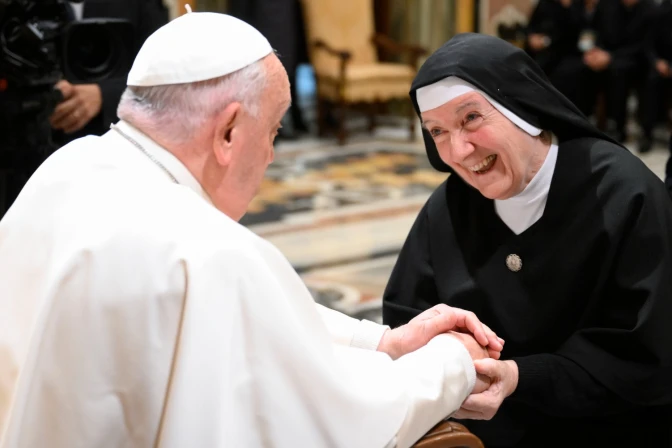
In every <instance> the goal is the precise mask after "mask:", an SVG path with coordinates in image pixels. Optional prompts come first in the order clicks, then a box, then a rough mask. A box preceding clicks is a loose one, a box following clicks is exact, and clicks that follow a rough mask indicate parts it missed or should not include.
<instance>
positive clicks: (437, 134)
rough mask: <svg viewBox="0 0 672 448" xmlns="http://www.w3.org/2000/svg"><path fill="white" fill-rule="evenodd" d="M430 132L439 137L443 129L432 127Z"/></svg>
mask: <svg viewBox="0 0 672 448" xmlns="http://www.w3.org/2000/svg"><path fill="white" fill-rule="evenodd" d="M429 133H430V135H431V136H432V137H438V136H439V135H441V129H437V128H434V129H430V130H429Z"/></svg>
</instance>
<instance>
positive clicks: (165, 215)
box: [0, 13, 503, 448]
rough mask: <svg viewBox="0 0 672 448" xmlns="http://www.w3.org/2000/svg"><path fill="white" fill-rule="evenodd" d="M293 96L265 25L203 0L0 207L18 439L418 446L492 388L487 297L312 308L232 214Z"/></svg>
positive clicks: (21, 442) (4, 392)
mask: <svg viewBox="0 0 672 448" xmlns="http://www.w3.org/2000/svg"><path fill="white" fill-rule="evenodd" d="M289 97H290V94H289V82H288V79H287V75H286V73H285V71H284V69H283V68H282V64H281V63H280V61H279V59H278V58H277V56H276V55H275V54H274V53H273V51H272V49H271V47H270V45H269V43H268V42H267V40H266V39H265V38H264V37H263V36H262V35H261V34H260V33H258V32H257V31H256V30H255V29H253V28H252V27H250V26H249V25H247V24H245V23H243V22H241V21H239V20H237V19H234V18H232V17H229V16H226V15H221V14H212V13H189V14H186V15H184V16H182V17H180V18H178V19H176V20H174V21H172V22H170V23H169V24H167V25H166V26H164V27H163V28H161V29H159V30H158V31H157V32H156V33H154V34H153V35H152V36H151V37H150V38H149V39H148V40H147V41H146V43H145V45H144V46H143V48H142V50H141V51H140V53H139V55H138V57H137V59H136V60H135V62H134V65H133V68H132V70H131V72H130V74H129V77H128V88H127V90H126V92H125V93H124V96H123V98H122V101H121V103H120V105H119V110H118V115H119V117H120V118H121V121H120V122H119V123H117V124H116V125H114V126H113V128H112V129H111V130H110V131H109V132H108V133H107V134H105V135H103V136H102V137H94V136H89V137H85V138H82V139H79V140H76V141H74V142H73V143H71V144H69V145H67V146H66V147H64V148H62V149H60V150H59V151H57V152H56V153H55V154H54V155H52V156H51V157H50V158H49V159H48V160H47V161H46V162H45V163H44V164H43V165H42V166H41V167H40V168H39V170H38V171H37V172H36V173H35V175H34V176H33V177H32V178H31V179H30V181H29V182H28V183H27V185H26V186H25V188H24V190H23V191H22V192H21V195H20V196H19V198H18V199H17V201H16V202H15V203H14V205H13V206H12V207H11V209H10V210H9V211H8V213H7V214H6V216H5V217H4V219H3V220H2V221H1V222H0V447H1V448H18V447H40V448H45V447H51V448H66V447H67V448H80V447H81V448H85V447H86V448H91V447H97V448H100V447H150V446H155V447H161V448H186V447H198V448H206V447H236V448H238V447H258V446H267V447H271V446H275V447H311V448H316V447H343V448H359V447H361V448H375V447H380V448H383V447H390V446H397V447H408V446H410V445H412V444H413V443H414V442H415V441H416V440H418V439H419V438H420V437H421V436H422V435H423V434H424V433H425V432H427V431H428V430H429V429H430V428H431V427H432V426H434V425H435V424H436V423H438V422H439V421H441V420H442V419H444V418H446V417H447V416H448V415H450V414H451V413H452V412H454V411H456V410H457V409H458V408H459V407H460V404H461V403H462V401H463V400H464V399H465V398H466V397H467V396H468V395H469V393H470V392H472V389H474V387H476V388H478V387H479V383H480V380H479V381H478V382H477V379H476V375H475V371H474V367H473V363H472V358H474V359H475V358H478V357H479V356H480V357H483V356H488V355H490V356H492V357H498V356H499V352H500V351H501V349H502V343H503V341H501V340H500V339H498V338H497V337H496V336H495V335H494V334H493V333H492V332H491V331H490V330H489V329H488V328H487V327H485V326H483V325H482V324H481V323H480V322H479V321H478V320H477V319H476V318H475V316H473V314H471V313H467V312H464V311H462V310H459V309H453V308H448V307H445V306H444V307H438V308H434V309H431V310H429V311H428V312H425V313H424V314H423V315H421V316H419V317H418V318H416V319H415V320H414V321H413V322H411V323H409V324H408V325H406V326H404V327H400V328H398V329H395V330H390V329H389V328H388V327H384V326H380V325H378V324H375V323H372V322H366V321H358V320H355V319H352V318H350V317H347V316H344V315H341V314H339V313H337V312H335V311H331V310H328V309H326V308H323V307H320V306H316V304H315V302H314V301H313V299H312V297H311V295H310V294H309V292H308V291H307V289H306V288H305V286H304V285H303V284H302V282H301V280H300V278H299V277H298V275H297V274H296V273H295V272H294V270H293V269H292V267H291V265H290V264H289V263H288V262H287V260H286V259H285V258H284V257H283V256H282V254H280V252H279V251H278V250H276V249H275V248H274V247H273V246H271V245H270V244H269V243H267V242H265V241H264V240H262V239H261V238H259V237H258V236H256V235H255V234H253V233H252V232H250V231H248V230H247V229H246V228H245V227H243V226H241V225H239V224H238V223H237V220H238V219H240V217H241V216H242V215H243V214H244V212H245V209H246V207H247V205H248V204H249V202H250V200H251V199H252V197H253V196H254V194H255V192H256V190H257V188H258V186H259V184H260V182H261V179H262V177H263V175H264V171H265V169H266V167H267V166H268V164H269V163H270V162H271V161H272V159H273V139H274V137H275V134H276V132H277V130H278V127H279V121H280V119H281V117H282V116H283V115H284V113H285V111H286V109H287V107H288V106H289ZM456 327H460V328H459V329H461V331H460V332H459V333H457V332H449V333H447V334H442V333H446V332H448V331H449V330H452V329H454V328H456ZM467 331H468V332H469V333H470V334H473V338H472V336H470V335H468V334H467V333H466V332H467ZM476 341H478V342H476ZM483 347H485V348H483ZM475 384H476V386H475Z"/></svg>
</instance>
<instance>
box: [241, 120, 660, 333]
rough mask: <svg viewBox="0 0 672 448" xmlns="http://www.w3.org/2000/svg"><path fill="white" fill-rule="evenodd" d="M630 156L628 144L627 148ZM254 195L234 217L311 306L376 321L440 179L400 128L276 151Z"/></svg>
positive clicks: (649, 158)
mask: <svg viewBox="0 0 672 448" xmlns="http://www.w3.org/2000/svg"><path fill="white" fill-rule="evenodd" d="M665 137H666V135H665V132H661V134H660V135H658V139H657V143H656V146H655V147H654V149H653V150H652V151H651V152H649V153H647V154H644V155H639V156H640V157H641V159H642V160H643V161H644V162H645V163H646V164H647V165H648V166H649V168H650V169H651V170H652V171H653V172H654V173H655V174H657V175H658V176H659V177H661V178H662V177H663V176H664V171H665V163H666V161H667V157H668V150H667V147H666V146H665V145H664V144H663V141H664V139H665ZM626 146H628V147H629V148H630V149H631V150H633V153H635V154H637V152H636V151H635V150H634V146H633V145H631V144H627V145H626ZM276 153H277V155H276V161H275V162H274V164H273V165H272V167H271V168H270V169H269V172H268V174H267V177H266V179H265V181H264V185H263V186H262V189H261V191H260V195H259V197H258V198H257V200H255V202H254V203H253V204H252V205H251V209H250V212H249V213H248V215H246V217H245V218H244V220H243V221H242V222H243V223H244V224H245V225H247V226H248V227H249V228H250V229H251V230H252V231H254V232H255V233H257V234H259V235H260V236H262V237H264V238H266V239H267V240H269V241H270V242H272V243H273V244H275V245H276V246H277V247H278V248H279V249H280V250H281V251H282V252H283V253H284V254H285V256H286V257H287V258H288V259H289V261H290V262H291V263H292V265H293V266H294V267H295V268H296V269H297V271H298V272H299V273H300V274H301V276H302V277H303V279H304V281H305V282H306V284H307V285H308V287H309V289H310V290H311V292H312V293H313V295H314V296H315V298H316V300H318V301H319V302H321V303H324V304H325V305H327V306H330V307H332V308H335V309H338V310H341V311H343V312H345V313H347V314H350V315H353V316H357V317H360V318H368V319H372V320H380V297H381V295H382V293H383V290H384V288H385V285H386V282H387V279H388V277H389V275H390V273H391V270H392V268H393V266H394V263H395V261H396V258H397V254H398V252H399V250H400V249H401V246H402V244H403V242H404V240H405V238H406V235H407V234H408V231H409V230H410V228H411V226H412V224H413V221H414V219H415V216H416V215H417V213H418V211H419V210H420V208H421V207H422V205H423V204H424V202H425V201H426V199H427V198H428V197H429V194H430V193H431V191H432V190H433V189H434V188H435V187H436V186H438V185H439V184H440V183H441V182H442V181H443V179H444V175H442V174H441V173H437V172H435V171H433V170H432V169H431V167H430V166H429V165H428V164H427V162H426V157H425V153H424V148H423V146H422V142H421V141H415V142H409V139H408V135H407V131H406V130H405V127H402V126H398V127H388V128H381V129H380V130H378V131H377V132H376V133H375V134H374V135H368V134H361V135H355V136H353V138H352V140H351V141H350V142H349V143H348V144H347V145H346V146H345V147H339V146H337V145H336V142H335V141H334V140H331V139H323V140H319V139H316V138H310V137H309V138H304V139H301V140H298V141H294V142H290V143H288V142H282V143H280V144H279V145H278V146H277V150H276Z"/></svg>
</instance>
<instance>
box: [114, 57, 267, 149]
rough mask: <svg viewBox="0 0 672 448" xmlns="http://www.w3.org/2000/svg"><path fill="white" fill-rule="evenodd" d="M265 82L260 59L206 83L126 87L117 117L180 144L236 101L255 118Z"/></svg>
mask: <svg viewBox="0 0 672 448" xmlns="http://www.w3.org/2000/svg"><path fill="white" fill-rule="evenodd" d="M266 79H267V76H266V70H265V68H264V64H263V59H262V60H259V61H257V62H255V63H253V64H250V65H248V66H247V67H245V68H242V69H240V70H238V71H236V72H234V73H231V74H228V75H225V76H222V77H219V78H214V79H209V80H206V81H199V82H194V83H186V84H169V85H161V86H151V87H139V86H129V87H127V88H126V90H125V91H124V93H123V95H122V96H121V101H120V102H119V107H118V108H117V115H118V116H119V118H120V119H122V120H125V121H128V122H129V123H130V124H132V125H134V126H136V127H138V128H140V129H146V128H149V130H151V131H153V132H155V133H158V134H159V135H161V136H162V137H163V138H165V139H167V140H169V141H171V142H175V143H183V142H185V141H187V140H188V139H189V138H190V137H191V136H192V135H193V132H194V130H195V129H198V128H199V127H201V126H202V125H203V124H204V123H206V122H207V121H208V120H209V119H211V118H212V117H213V116H214V115H216V114H217V113H219V112H221V111H222V110H223V109H224V108H225V107H227V106H228V105H229V104H231V103H234V102H239V103H241V104H242V106H243V108H244V109H245V110H246V111H247V112H248V113H249V114H250V115H252V116H254V117H256V116H258V114H259V100H260V98H261V93H262V91H263V89H264V86H265V84H266Z"/></svg>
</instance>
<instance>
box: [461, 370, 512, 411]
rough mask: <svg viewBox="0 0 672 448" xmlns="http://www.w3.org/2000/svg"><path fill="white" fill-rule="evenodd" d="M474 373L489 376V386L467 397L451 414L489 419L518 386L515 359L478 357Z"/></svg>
mask: <svg viewBox="0 0 672 448" xmlns="http://www.w3.org/2000/svg"><path fill="white" fill-rule="evenodd" d="M474 367H476V373H478V374H480V375H485V376H487V377H489V378H490V387H488V388H487V389H486V390H485V391H483V392H481V393H474V394H471V395H469V396H468V397H467V399H466V400H464V402H463V403H462V407H460V409H459V410H458V411H457V412H456V413H454V414H453V415H452V417H454V418H457V419H471V420H490V419H491V418H492V417H494V416H495V414H496V413H497V411H498V410H499V407H500V406H501V405H502V402H503V401H504V399H505V398H506V397H508V396H509V395H511V394H512V393H513V391H514V390H516V387H517V386H518V365H517V364H516V362H515V361H510V360H509V361H496V360H494V359H480V360H476V361H474Z"/></svg>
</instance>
